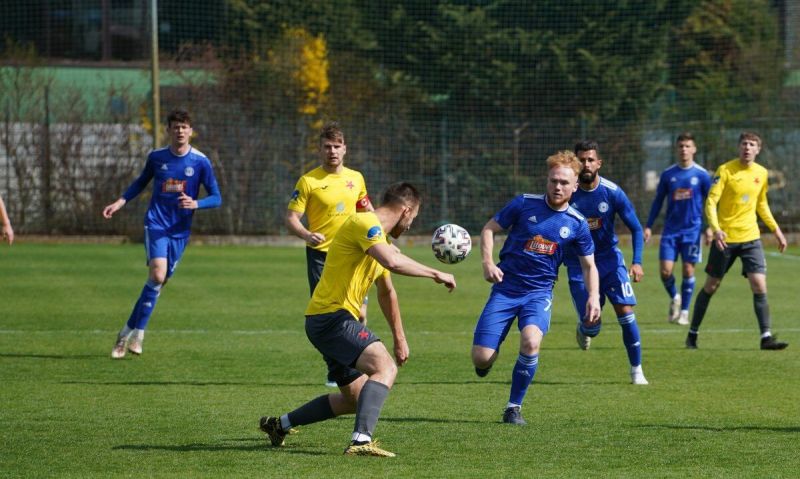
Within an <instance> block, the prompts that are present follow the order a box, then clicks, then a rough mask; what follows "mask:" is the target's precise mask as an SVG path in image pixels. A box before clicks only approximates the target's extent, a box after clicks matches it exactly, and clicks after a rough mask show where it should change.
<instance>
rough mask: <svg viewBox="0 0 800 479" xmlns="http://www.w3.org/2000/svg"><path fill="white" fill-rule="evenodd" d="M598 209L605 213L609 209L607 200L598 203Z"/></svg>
mask: <svg viewBox="0 0 800 479" xmlns="http://www.w3.org/2000/svg"><path fill="white" fill-rule="evenodd" d="M597 210H598V211H600V212H601V213H605V212H606V211H608V203H606V202H605V201H601V202H600V204H599V205H597Z"/></svg>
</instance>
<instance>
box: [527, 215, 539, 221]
mask: <svg viewBox="0 0 800 479" xmlns="http://www.w3.org/2000/svg"><path fill="white" fill-rule="evenodd" d="M528 221H530V222H531V223H537V221H536V215H533V216H531V217H530V218H528Z"/></svg>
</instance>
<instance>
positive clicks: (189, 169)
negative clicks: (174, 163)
mask: <svg viewBox="0 0 800 479" xmlns="http://www.w3.org/2000/svg"><path fill="white" fill-rule="evenodd" d="M183 174H184V175H186V176H194V168H192V167H191V166H187V167H186V168H184V169H183Z"/></svg>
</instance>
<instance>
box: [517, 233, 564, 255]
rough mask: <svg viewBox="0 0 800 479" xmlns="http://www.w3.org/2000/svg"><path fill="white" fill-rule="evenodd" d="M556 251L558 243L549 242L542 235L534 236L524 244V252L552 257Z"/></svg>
mask: <svg viewBox="0 0 800 479" xmlns="http://www.w3.org/2000/svg"><path fill="white" fill-rule="evenodd" d="M556 249H558V243H556V242H555V241H550V240H549V239H547V238H544V237H542V235H536V236H534V237H533V238H532V239H529V240H528V241H527V242H526V243H525V251H533V252H534V253H541V254H547V255H551V256H552V255H554V254H555V252H556Z"/></svg>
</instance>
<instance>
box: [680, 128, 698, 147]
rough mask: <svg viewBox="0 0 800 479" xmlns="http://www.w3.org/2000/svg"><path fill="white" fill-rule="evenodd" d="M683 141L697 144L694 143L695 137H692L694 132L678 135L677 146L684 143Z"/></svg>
mask: <svg viewBox="0 0 800 479" xmlns="http://www.w3.org/2000/svg"><path fill="white" fill-rule="evenodd" d="M682 141H691V142H692V143H694V142H695V141H694V135H692V132H690V131H684V132H683V133H681V134H680V135H678V137H677V138H675V144H676V145H677V144H678V143H680V142H682Z"/></svg>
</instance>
